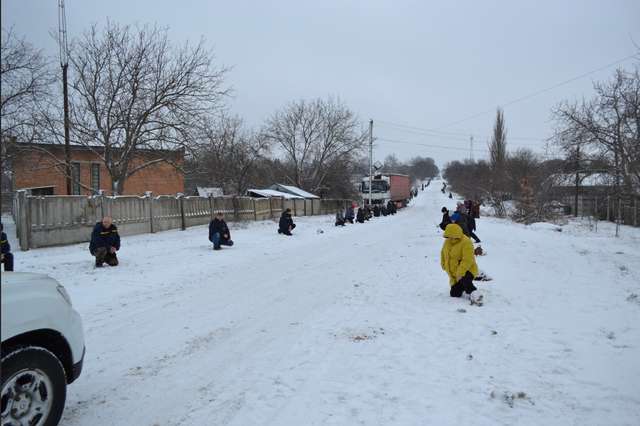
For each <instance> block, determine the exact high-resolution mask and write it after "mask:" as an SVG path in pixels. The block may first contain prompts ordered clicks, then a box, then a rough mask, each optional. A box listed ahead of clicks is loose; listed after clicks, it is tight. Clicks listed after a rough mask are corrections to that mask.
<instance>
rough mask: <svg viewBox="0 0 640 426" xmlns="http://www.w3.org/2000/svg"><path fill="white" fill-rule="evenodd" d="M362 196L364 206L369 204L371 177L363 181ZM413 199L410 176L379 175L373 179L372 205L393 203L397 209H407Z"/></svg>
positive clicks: (361, 186) (361, 185) (395, 174)
mask: <svg viewBox="0 0 640 426" xmlns="http://www.w3.org/2000/svg"><path fill="white" fill-rule="evenodd" d="M360 195H361V196H362V200H363V204H369V176H366V177H364V178H363V179H362V183H361V184H360ZM410 198H411V183H410V181H409V176H407V175H401V174H397V173H385V174H377V175H374V176H372V177H371V203H372V204H387V203H388V202H389V201H393V202H394V203H395V205H396V207H398V208H401V207H405V206H406V205H407V203H408V202H409V199H410Z"/></svg>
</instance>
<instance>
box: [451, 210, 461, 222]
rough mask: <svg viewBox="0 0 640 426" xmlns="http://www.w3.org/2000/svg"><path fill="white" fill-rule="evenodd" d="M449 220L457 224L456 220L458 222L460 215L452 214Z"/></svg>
mask: <svg viewBox="0 0 640 426" xmlns="http://www.w3.org/2000/svg"><path fill="white" fill-rule="evenodd" d="M451 220H452V221H454V222H457V221H458V220H460V213H458V212H455V213H454V214H452V215H451Z"/></svg>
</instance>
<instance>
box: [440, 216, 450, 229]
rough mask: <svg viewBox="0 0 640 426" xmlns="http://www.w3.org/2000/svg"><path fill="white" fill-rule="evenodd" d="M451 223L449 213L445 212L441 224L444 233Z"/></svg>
mask: <svg viewBox="0 0 640 426" xmlns="http://www.w3.org/2000/svg"><path fill="white" fill-rule="evenodd" d="M450 223H451V218H450V217H449V212H444V213H443V215H442V222H440V229H442V230H443V231H444V230H445V228H446V227H447V225H448V224H450Z"/></svg>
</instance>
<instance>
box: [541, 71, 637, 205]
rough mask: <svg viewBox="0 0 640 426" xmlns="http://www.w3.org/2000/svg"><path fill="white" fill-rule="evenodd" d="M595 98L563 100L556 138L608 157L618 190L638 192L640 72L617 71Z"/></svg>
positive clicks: (557, 111)
mask: <svg viewBox="0 0 640 426" xmlns="http://www.w3.org/2000/svg"><path fill="white" fill-rule="evenodd" d="M594 89H595V92H596V94H595V97H594V98H593V99H591V100H585V101H582V102H581V103H568V102H563V103H562V104H560V105H559V106H558V107H557V108H556V109H555V110H554V111H553V113H554V118H555V120H556V123H557V128H558V130H557V131H556V136H555V140H556V142H557V143H558V144H559V145H560V146H563V147H565V149H566V148H567V145H568V144H569V146H571V145H574V146H577V144H578V143H579V144H580V146H582V147H584V148H585V149H591V150H592V152H591V153H592V154H600V155H604V156H606V157H608V158H609V159H610V162H611V164H612V174H613V175H614V176H615V182H616V184H615V187H616V193H618V194H619V193H620V191H621V190H624V191H625V192H633V191H634V188H636V189H635V190H636V191H637V188H638V186H639V185H640V72H639V69H638V68H637V67H636V68H635V70H634V71H633V72H625V71H622V70H618V71H616V73H615V74H614V77H613V79H611V80H610V81H608V82H604V83H595V84H594Z"/></svg>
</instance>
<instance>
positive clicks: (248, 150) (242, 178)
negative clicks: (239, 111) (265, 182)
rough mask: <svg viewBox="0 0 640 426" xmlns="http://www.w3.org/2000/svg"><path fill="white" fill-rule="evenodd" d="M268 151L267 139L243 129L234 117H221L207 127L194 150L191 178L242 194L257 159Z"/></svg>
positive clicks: (250, 177)
mask: <svg viewBox="0 0 640 426" xmlns="http://www.w3.org/2000/svg"><path fill="white" fill-rule="evenodd" d="M268 153H269V140H268V138H267V137H266V136H265V135H264V134H262V133H259V132H254V131H249V130H246V129H244V128H243V123H242V120H241V119H240V118H238V117H231V118H230V117H226V116H223V117H222V118H221V119H220V120H218V121H216V122H215V123H214V124H210V125H209V126H207V127H206V128H205V129H204V131H203V135H202V140H201V142H200V143H199V145H198V148H197V149H196V150H195V151H194V160H193V170H191V173H192V174H193V175H194V176H193V177H192V180H195V181H197V182H201V183H203V184H204V185H207V186H219V187H222V188H223V189H224V191H225V193H235V194H240V195H242V194H244V193H245V192H246V190H247V189H248V187H249V185H250V184H251V183H252V181H254V180H255V177H256V175H255V173H256V166H257V162H258V161H259V160H261V159H262V158H264V157H265V156H266V155H267V154H268Z"/></svg>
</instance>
